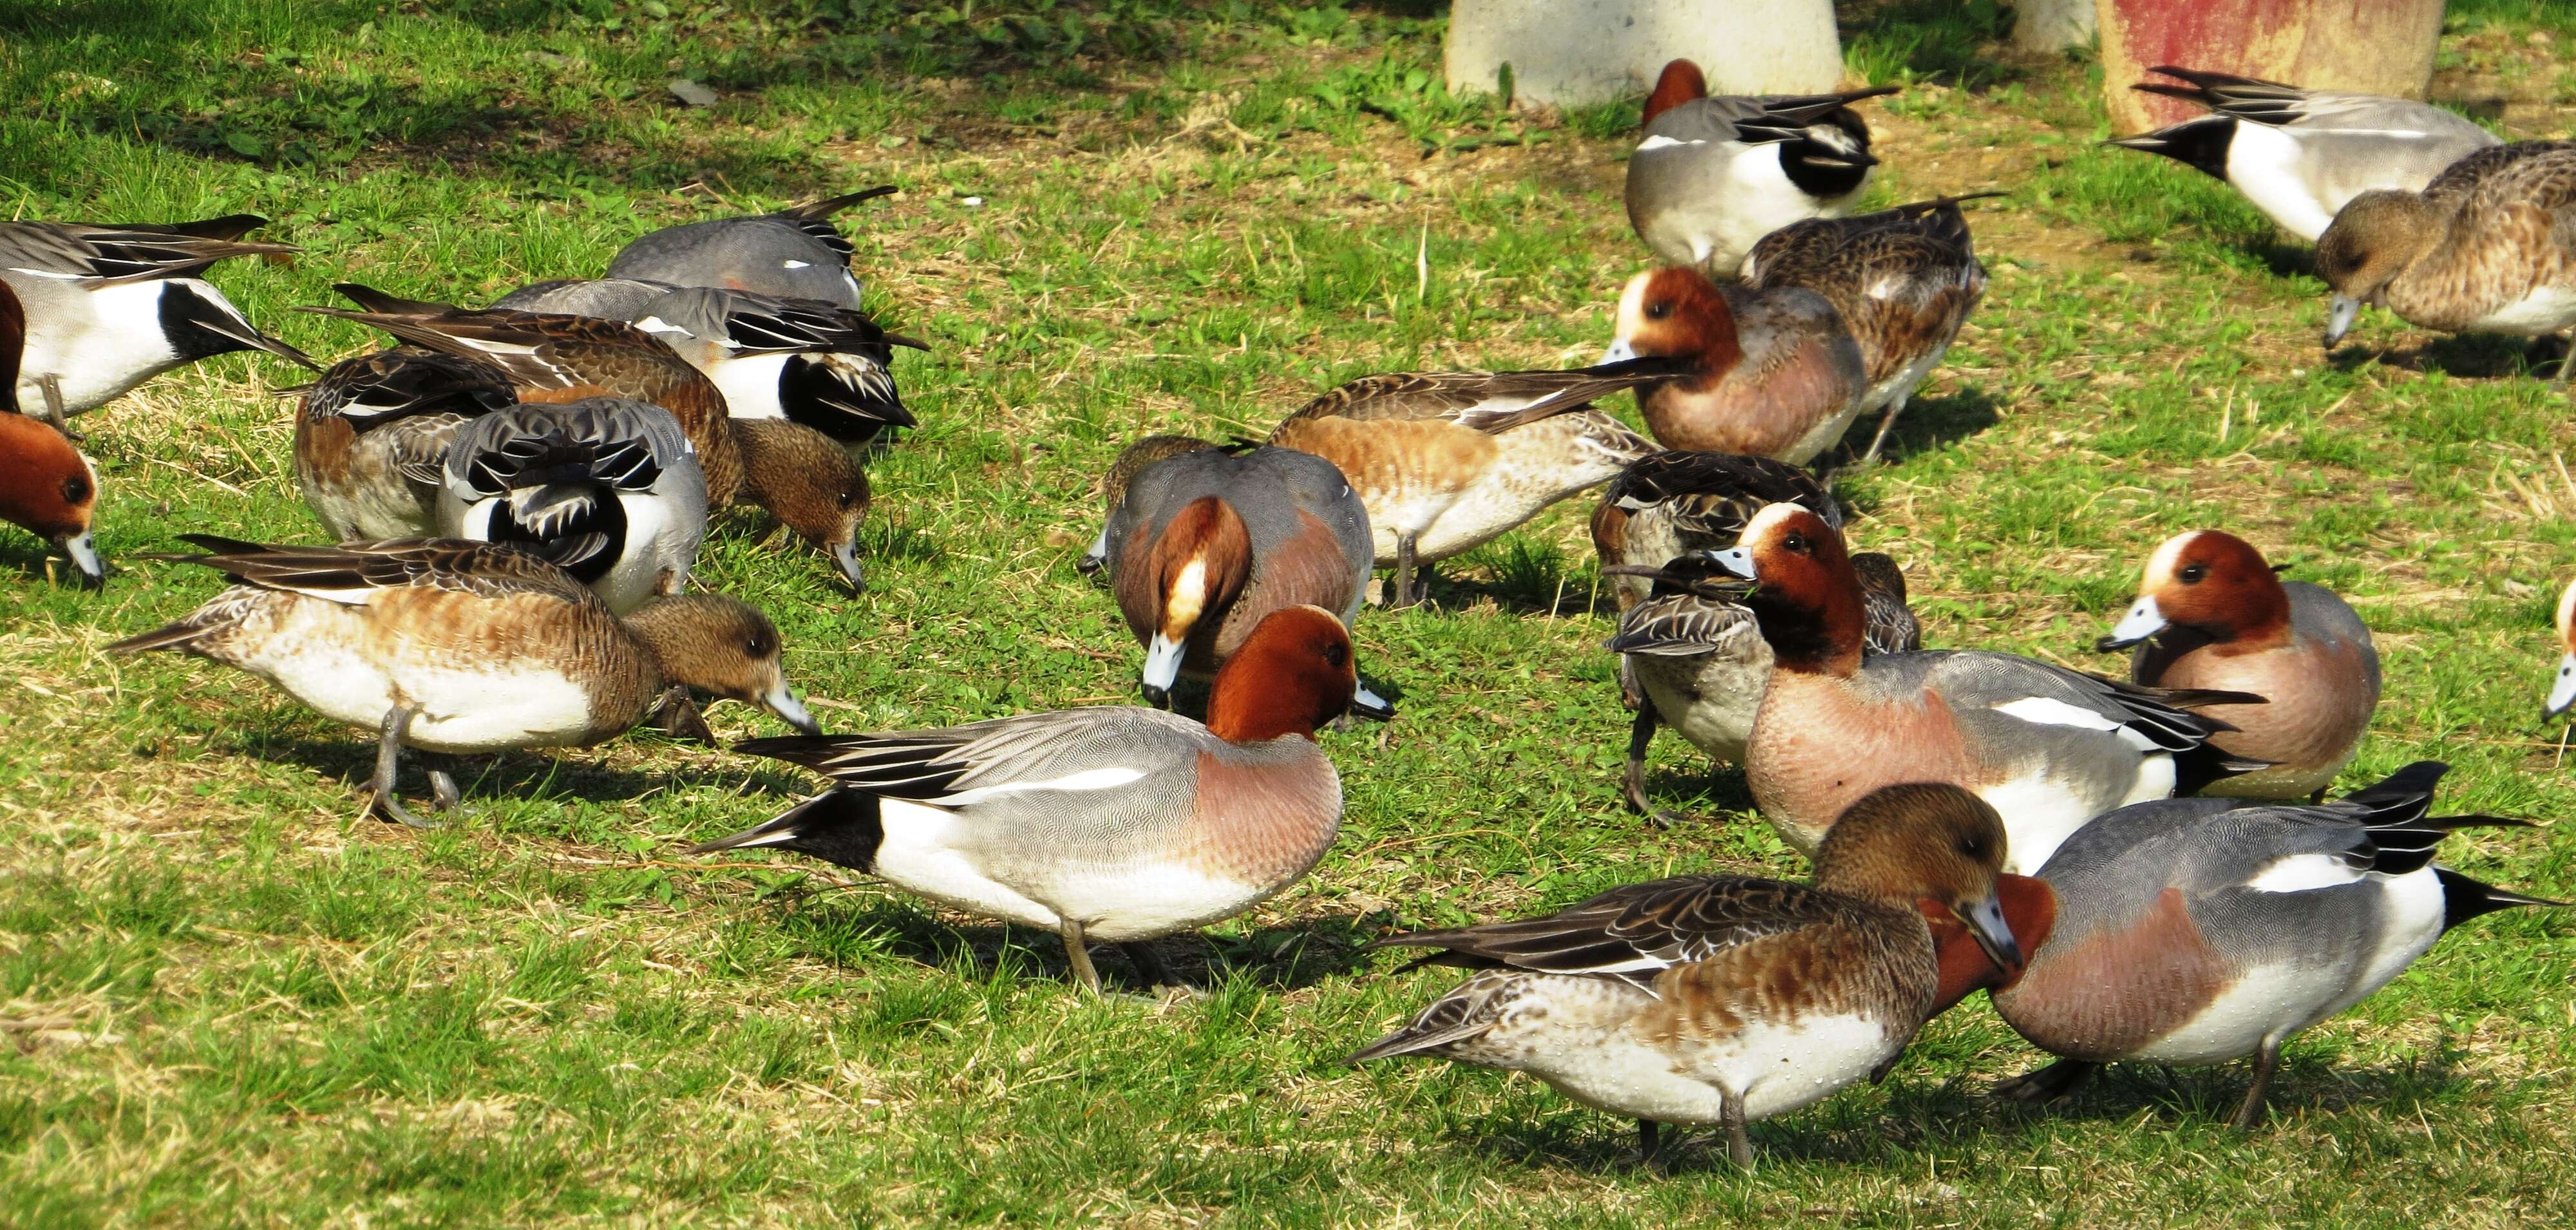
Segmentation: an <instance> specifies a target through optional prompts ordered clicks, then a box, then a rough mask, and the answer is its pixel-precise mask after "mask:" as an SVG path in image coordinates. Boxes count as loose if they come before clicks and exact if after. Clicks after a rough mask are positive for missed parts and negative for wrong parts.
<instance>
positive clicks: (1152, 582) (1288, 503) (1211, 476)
mask: <svg viewBox="0 0 2576 1230" xmlns="http://www.w3.org/2000/svg"><path fill="white" fill-rule="evenodd" d="M1106 533H1107V535H1108V541H1109V557H1108V569H1109V577H1110V589H1111V591H1112V592H1113V593H1115V594H1116V595H1117V597H1118V609H1119V611H1120V612H1121V613H1122V614H1124V615H1125V616H1126V617H1127V629H1128V631H1130V632H1132V633H1134V634H1135V636H1136V641H1137V643H1138V644H1140V645H1143V646H1144V647H1145V667H1144V690H1145V699H1146V700H1147V701H1149V702H1151V703H1153V704H1157V705H1160V704H1164V703H1167V701H1168V700H1169V695H1170V692H1171V689H1172V685H1173V684H1174V683H1175V682H1177V681H1178V680H1179V679H1180V677H1181V676H1183V675H1188V676H1190V677H1191V678H1194V679H1206V678H1210V677H1213V676H1214V675H1215V673H1216V672H1217V670H1218V668H1219V667H1221V666H1223V665H1224V663H1225V661H1226V659H1228V658H1230V657H1232V656H1233V655H1234V653H1235V652H1236V651H1237V650H1238V649H1239V648H1240V647H1241V646H1242V645H1243V643H1244V641H1245V640H1246V639H1247V638H1248V637H1250V636H1251V635H1252V632H1253V630H1254V629H1256V628H1258V627H1260V626H1261V624H1262V622H1263V621H1264V620H1267V619H1268V618H1269V617H1270V614H1271V612H1273V611H1278V610H1281V609H1284V608H1287V607H1295V606H1314V607H1321V608H1323V609H1325V610H1328V611H1331V612H1333V613H1334V614H1335V615H1336V616H1337V617H1338V618H1340V619H1341V621H1342V622H1343V624H1344V625H1345V626H1348V625H1349V624H1350V622H1351V621H1352V620H1354V619H1356V618H1357V617H1358V615H1359V610H1360V599H1361V597H1362V593H1363V591H1364V590H1366V589H1367V587H1368V576H1369V561H1370V555H1369V516H1368V510H1367V509H1366V508H1364V507H1362V506H1361V505H1360V498H1359V495H1358V494H1357V493H1356V492H1354V491H1352V490H1351V485H1350V484H1349V483H1348V482H1346V481H1344V480H1343V478H1342V472H1341V471H1339V470H1337V469H1334V468H1333V463H1331V462H1329V461H1326V460H1324V459H1323V458H1321V457H1317V456H1314V455H1313V454H1310V453H1301V452H1298V451H1297V450H1295V449H1287V448H1273V447H1269V446H1266V445H1265V446H1261V447H1257V448H1250V449H1222V448H1205V449H1193V450H1190V451H1188V452H1184V453H1180V454H1178V455H1176V456H1173V457H1168V458H1165V459H1164V460H1162V461H1158V462H1155V463H1153V464H1152V465H1148V466H1146V467H1144V468H1142V469H1140V470H1138V471H1137V472H1136V474H1135V476H1134V477H1133V478H1132V479H1130V480H1129V481H1128V484H1127V491H1126V497H1125V498H1124V499H1122V500H1120V501H1119V503H1118V507H1117V508H1115V509H1112V510H1111V511H1110V514H1109V527H1108V529H1107V531H1106ZM1359 704H1360V706H1361V708H1362V709H1363V710H1364V711H1368V712H1373V713H1378V714H1380V715H1381V716H1383V715H1384V714H1385V713H1387V712H1391V710H1387V709H1386V705H1385V702H1384V701H1381V700H1379V699H1378V698H1377V697H1375V696H1373V695H1371V694H1369V693H1368V692H1367V691H1366V689H1362V691H1361V693H1360V702H1359Z"/></svg>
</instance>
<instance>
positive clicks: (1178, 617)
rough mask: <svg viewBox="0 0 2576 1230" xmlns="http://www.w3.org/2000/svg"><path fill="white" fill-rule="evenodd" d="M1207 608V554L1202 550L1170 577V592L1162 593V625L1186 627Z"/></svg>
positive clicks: (1197, 618)
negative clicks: (1178, 572) (1175, 574)
mask: <svg viewBox="0 0 2576 1230" xmlns="http://www.w3.org/2000/svg"><path fill="white" fill-rule="evenodd" d="M1206 609H1207V556H1206V554H1205V553H1204V552H1203V553H1201V554H1198V555H1193V556H1191V557H1190V562H1189V563H1188V564H1186V565H1184V566H1183V567H1182V568H1181V571H1180V574H1179V575H1177V576H1175V577H1173V578H1172V592H1170V593H1168V594H1165V595H1163V626H1164V627H1165V628H1167V629H1168V628H1187V627H1189V626H1190V625H1191V624H1194V623H1197V622H1198V620H1199V612H1201V611H1203V610H1206Z"/></svg>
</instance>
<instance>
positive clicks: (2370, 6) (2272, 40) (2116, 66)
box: [2100, 0, 2442, 136]
mask: <svg viewBox="0 0 2576 1230" xmlns="http://www.w3.org/2000/svg"><path fill="white" fill-rule="evenodd" d="M2100 17H2101V24H2102V69H2103V92H2104V96H2105V101H2107V102H2108V103H2109V104H2110V108H2111V131H2112V133H2113V134H2114V135H2117V136H2127V135H2129V134H2131V133H2138V132H2144V131H2146V130H2148V129H2150V128H2160V127H2163V126H2164V125H2166V124H2171V123H2176V122H2178V121H2181V120H2185V119H2189V118H2191V117H2192V116H2194V115H2197V114H2199V113H2200V108H2198V107H2195V106H2193V105H2191V104H2190V103H2187V102H2184V101H2182V100H2180V99H2174V98H2162V97H2158V96H2156V95H2153V94H2142V93H2139V92H2138V91H2136V90H2132V89H2130V88H2129V86H2130V84H2131V83H2132V82H2137V81H2143V80H2149V79H2150V78H2149V77H2148V74H2147V70H2148V69H2150V68H2153V67H2154V66H2156V65H2159V64H2174V65H2179V66H2181V67H2183V68H2199V69H2209V70H2212V71H2216V72H2222V73H2237V74H2241V75H2243V76H2247V77H2261V78H2263V79H2265V80H2267V81H2282V82H2288V83H2289V84H2292V85H2300V86H2306V87H2308V88H2310V89H2336V90H2353V91H2357V92H2360V93H2365V94H2387V95H2391V96H2394V97H2398V98H2422V97H2423V96H2424V88H2425V87H2426V86H2427V85H2430V84H2431V83H2432V80H2433V49H2434V45H2435V44H2436V43H2437V42H2438V41H2439V40H2440V38H2441V35H2442V0H2100ZM2155 79H2156V80H2161V78H2155Z"/></svg>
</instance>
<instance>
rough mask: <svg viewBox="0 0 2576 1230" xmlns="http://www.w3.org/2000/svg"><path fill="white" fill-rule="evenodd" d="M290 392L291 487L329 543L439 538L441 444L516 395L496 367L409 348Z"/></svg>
mask: <svg viewBox="0 0 2576 1230" xmlns="http://www.w3.org/2000/svg"><path fill="white" fill-rule="evenodd" d="M295 392H296V393H297V394H298V396H297V398H296V403H295V444H294V461H295V485H296V486H297V488H299V489H300V490H302V491H303V493H304V502H305V503H306V504H307V505H310V506H311V507H312V509H313V516H314V518H315V519H316V520H319V521H320V522H321V523H322V529H323V531H324V532H325V533H327V534H329V535H330V536H331V538H332V539H333V540H334V541H336V542H374V541H381V540H384V539H387V538H419V537H428V536H431V535H435V534H437V533H438V493H439V489H440V487H441V486H442V484H443V482H444V479H443V478H442V475H441V471H442V469H443V467H445V465H446V464H447V448H448V445H450V444H452V443H454V442H455V440H456V433H457V432H458V430H460V429H461V428H463V427H464V426H465V424H467V423H468V422H471V421H472V420H474V419H476V418H479V417H481V416H483V415H486V414H490V413H492V412H493V411H496V410H507V409H509V408H510V407H511V406H514V405H517V404H518V401H519V398H518V395H517V394H516V393H515V392H513V391H512V390H511V388H510V378H509V376H508V375H506V374H505V373H503V372H502V371H501V369H500V368H497V367H494V366H493V365H492V364H490V363H487V362H485V361H484V360H482V359H480V358H475V357H471V356H459V355H451V354H441V353H439V352H438V351H435V350H430V349H427V348H425V347H421V346H409V345H404V346H395V347H392V348H391V349H387V350H378V351H374V352H371V353H367V354H356V355H351V356H349V357H348V358H345V359H342V360H340V361H339V362H337V363H334V364H332V365H331V366H330V368H329V369H328V370H325V371H324V372H323V373H322V377H321V379H319V380H316V381H314V382H313V383H311V384H309V385H306V386H304V387H303V388H302V389H299V390H295Z"/></svg>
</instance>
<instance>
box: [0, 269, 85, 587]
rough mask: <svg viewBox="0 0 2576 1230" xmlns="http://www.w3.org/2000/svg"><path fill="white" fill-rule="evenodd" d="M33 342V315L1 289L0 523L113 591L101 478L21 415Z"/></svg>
mask: <svg viewBox="0 0 2576 1230" xmlns="http://www.w3.org/2000/svg"><path fill="white" fill-rule="evenodd" d="M26 340H27V319H26V310H25V308H24V307H23V306H22V305H21V304H20V303H19V302H18V297H17V296H16V295H14V294H12V293H10V290H9V286H8V284H7V283H5V282H0V521H7V522H9V523H11V524H13V525H19V526H24V527H26V528H27V529H28V530H30V531H32V532H33V533H34V534H35V535H36V536H37V537H38V538H42V539H44V540H45V541H46V542H48V543H51V544H53V545H54V546H56V547H58V548H60V549H61V550H62V553H63V554H64V555H67V556H70V557H71V561H72V567H73V569H74V570H76V571H77V572H79V574H80V578H81V584H82V585H84V586H87V587H88V588H91V589H96V588H98V587H99V586H101V585H104V584H106V583H107V565H106V564H104V563H102V562H101V561H100V560H99V558H98V547H97V545H96V540H95V539H93V538H92V537H91V536H90V517H91V514H92V513H93V512H95V511H96V510H97V508H98V474H97V472H96V471H94V470H92V469H91V468H90V464H89V458H87V457H83V456H81V452H80V450H79V449H78V448H76V447H74V446H73V445H72V442H71V439H70V437H68V436H65V435H64V434H63V433H62V432H61V431H59V430H57V429H55V428H54V427H53V426H52V425H51V424H48V423H43V422H39V421H37V420H36V419H33V418H30V417H28V416H27V415H24V414H21V413H19V412H18V402H17V398H18V379H17V375H18V354H19V351H20V350H21V349H22V348H24V346H25V345H26Z"/></svg>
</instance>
